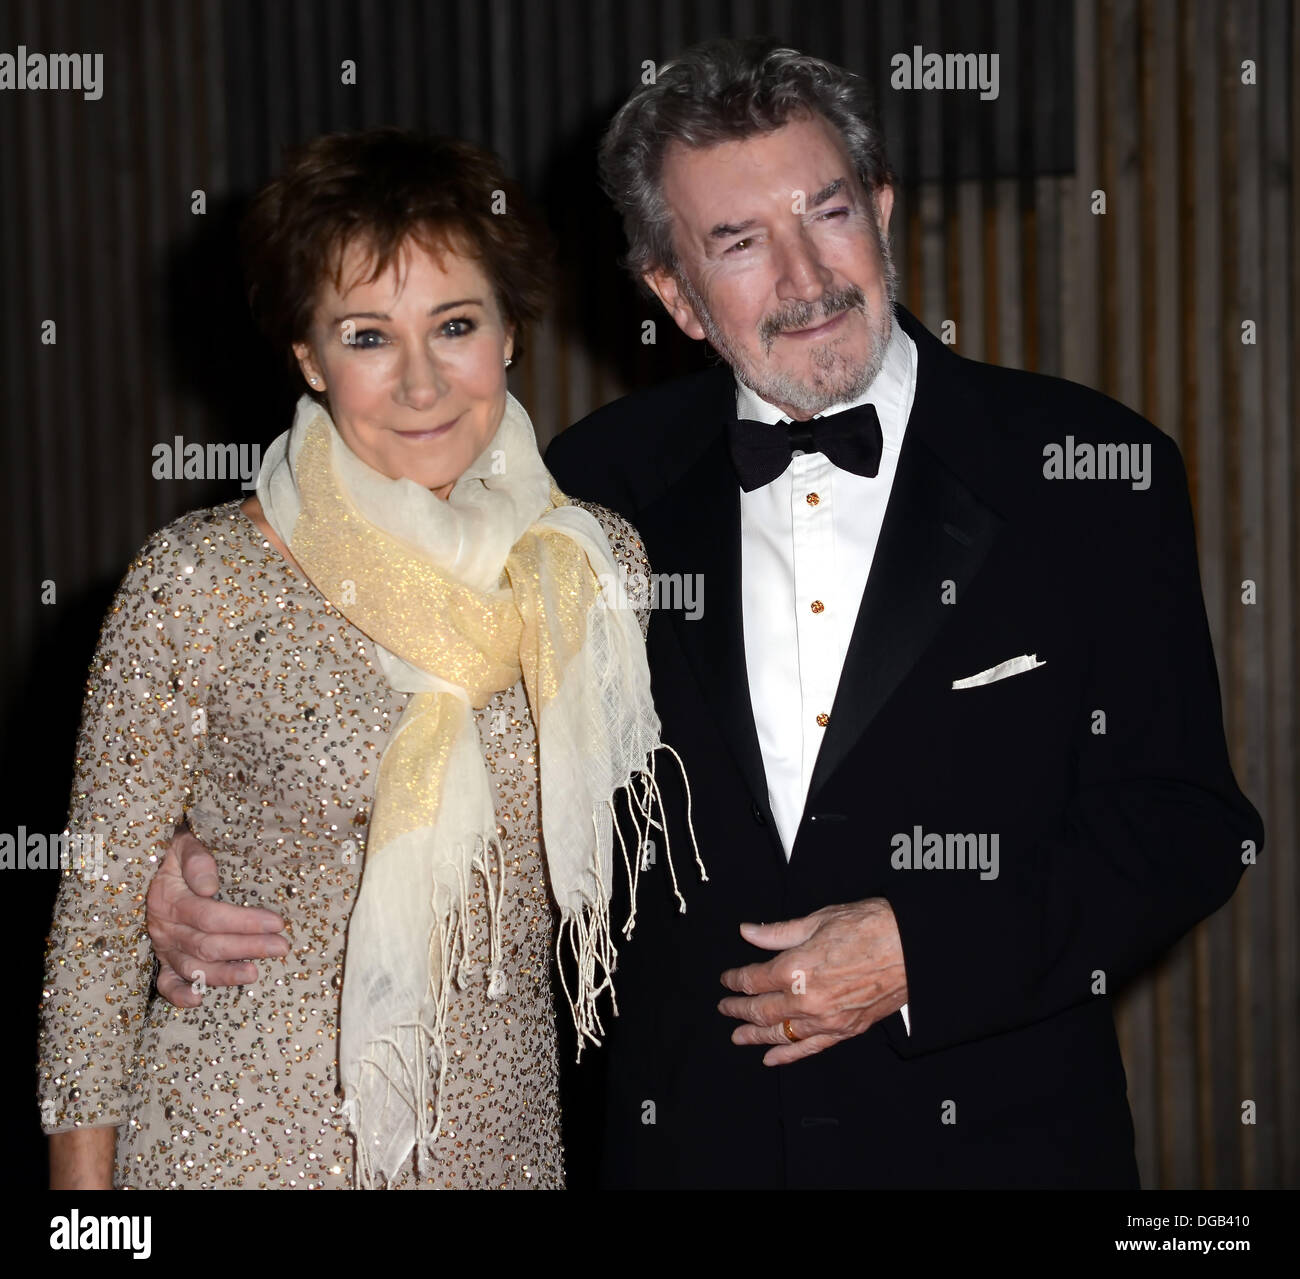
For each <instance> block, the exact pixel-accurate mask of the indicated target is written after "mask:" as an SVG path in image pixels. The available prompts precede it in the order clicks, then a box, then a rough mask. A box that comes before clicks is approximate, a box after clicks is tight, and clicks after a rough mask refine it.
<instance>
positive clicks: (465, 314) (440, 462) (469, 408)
mask: <svg viewBox="0 0 1300 1279" xmlns="http://www.w3.org/2000/svg"><path fill="white" fill-rule="evenodd" d="M367 256H368V255H367V254H366V252H365V250H364V248H363V247H362V246H361V245H359V244H352V245H349V246H348V248H347V250H346V251H345V253H344V255H343V270H342V272H341V273H340V279H341V280H342V285H343V288H344V290H345V291H344V292H342V293H340V292H339V290H338V287H337V286H336V285H335V283H334V281H333V280H332V279H327V280H326V281H325V282H324V283H323V285H322V286H321V291H320V296H319V297H318V299H317V302H316V314H315V317H314V319H313V321H312V328H311V336H310V340H309V341H306V342H298V343H295V344H294V348H293V349H294V354H295V355H296V356H297V358H298V364H299V367H300V368H301V369H302V371H303V376H304V377H306V379H307V381H308V383H310V384H311V385H312V389H313V390H316V391H324V392H325V393H326V394H327V395H328V397H329V409H330V415H331V416H332V417H333V419H334V424H335V425H336V426H337V427H338V429H339V434H340V435H341V436H342V437H343V440H344V442H345V443H346V444H347V446H348V447H349V448H350V449H351V450H352V451H353V452H354V453H355V454H356V455H357V456H358V457H359V458H360V459H361V460H362V461H363V462H365V463H367V464H368V465H369V466H371V467H373V468H374V469H375V470H376V471H379V472H380V473H381V474H383V475H387V476H388V477H389V478H390V479H394V480H396V479H409V480H414V481H415V483H417V484H420V485H422V486H423V487H425V488H427V489H432V490H433V492H434V493H436V494H437V495H438V496H439V497H441V498H446V497H447V496H448V495H449V494H450V493H451V490H452V486H453V485H454V484H455V483H456V481H457V480H458V479H459V478H460V476H461V474H462V473H463V472H464V471H465V469H466V467H468V466H469V464H470V463H471V462H473V461H474V459H475V458H476V457H478V456H479V454H480V453H482V452H483V450H484V449H485V448H487V446H488V444H489V443H490V442H491V440H492V437H493V435H495V434H496V429H497V427H498V426H499V425H500V422H501V417H502V414H503V413H504V412H505V403H506V376H505V362H506V360H507V358H508V357H509V356H510V353H511V351H512V350H513V347H514V335H513V333H510V332H508V331H507V330H506V328H505V326H504V323H503V321H502V318H501V313H500V311H499V309H498V307H497V303H496V298H495V295H494V294H493V290H492V286H491V285H490V284H489V282H488V279H487V277H486V276H485V275H484V274H483V272H482V270H481V269H480V267H479V265H478V263H477V261H475V260H474V259H473V258H471V257H467V256H463V255H462V254H460V253H457V252H452V251H451V250H450V249H448V250H446V251H445V252H444V253H443V254H442V255H441V258H438V257H434V256H433V255H432V254H430V253H429V252H428V250H426V249H425V248H423V247H422V246H421V245H419V244H418V243H416V242H415V241H414V240H408V241H407V243H406V245H405V246H404V247H403V249H402V251H401V252H400V253H399V254H398V255H397V257H396V259H395V260H394V263H393V265H392V266H391V267H390V268H389V270H388V271H386V272H385V273H384V274H382V275H380V276H378V277H377V278H376V279H374V280H373V281H371V282H370V283H369V284H363V283H357V284H353V283H352V282H353V281H355V280H359V279H360V278H361V277H362V276H363V275H368V274H369V269H368V266H369V264H368V260H367ZM313 378H315V379H316V380H315V382H314V383H313V382H312V379H313Z"/></svg>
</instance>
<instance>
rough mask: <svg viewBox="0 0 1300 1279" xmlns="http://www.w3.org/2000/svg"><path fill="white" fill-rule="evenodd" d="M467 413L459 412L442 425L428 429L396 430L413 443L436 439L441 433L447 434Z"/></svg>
mask: <svg viewBox="0 0 1300 1279" xmlns="http://www.w3.org/2000/svg"><path fill="white" fill-rule="evenodd" d="M464 416H465V415H464V414H463V413H458V414H457V415H456V416H455V417H454V418H452V419H451V421H450V422H444V423H443V424H442V425H441V426H434V427H430V428H429V430H427V431H395V432H394V434H395V435H400V436H401V437H402V439H404V440H410V441H411V442H412V443H416V444H418V443H420V442H421V441H422V440H436V439H437V438H438V437H439V436H441V435H446V434H447V432H448V431H450V430H451V428H452V427H453V426H455V425H456V423H457V422H459V421H460V419H461V418H462V417H464Z"/></svg>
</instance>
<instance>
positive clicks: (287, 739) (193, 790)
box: [39, 503, 649, 1189]
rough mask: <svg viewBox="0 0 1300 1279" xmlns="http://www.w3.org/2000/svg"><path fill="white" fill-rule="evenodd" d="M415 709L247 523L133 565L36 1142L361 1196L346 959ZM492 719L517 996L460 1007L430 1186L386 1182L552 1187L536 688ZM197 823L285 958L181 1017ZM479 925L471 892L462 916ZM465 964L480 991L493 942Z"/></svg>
mask: <svg viewBox="0 0 1300 1279" xmlns="http://www.w3.org/2000/svg"><path fill="white" fill-rule="evenodd" d="M587 509H589V510H591V511H592V513H593V514H594V515H595V516H596V517H597V519H598V520H599V521H600V522H601V525H602V527H603V528H604V529H605V532H606V534H607V535H608V536H609V539H610V544H611V547H612V549H613V552H614V556H615V559H616V560H617V562H618V563H619V565H620V566H621V567H622V566H626V568H627V571H628V572H629V573H636V574H647V575H648V573H649V568H648V566H647V565H646V562H645V558H644V552H643V551H642V548H641V544H640V539H639V538H638V536H637V534H636V531H635V529H633V528H632V526H631V525H630V524H628V523H627V521H625V520H624V519H622V517H620V516H617V515H615V514H613V513H612V512H610V511H607V510H605V509H604V508H603V507H592V506H589V507H588V508H587ZM641 622H642V626H643V627H644V625H645V617H644V616H642V618H641ZM405 703H406V694H403V693H398V692H394V691H393V690H392V689H391V688H389V687H388V685H387V683H386V682H385V680H384V679H383V677H382V675H381V674H380V672H379V669H378V667H377V665H376V663H375V653H374V645H373V644H372V643H371V642H370V641H369V640H368V639H367V638H366V637H365V636H364V635H363V634H362V633H361V632H360V631H358V630H356V629H355V628H354V627H353V626H351V625H350V624H349V623H348V622H347V621H346V620H345V619H344V618H343V616H342V615H341V614H340V613H339V612H338V611H337V610H335V609H334V608H333V607H331V606H330V605H329V604H328V603H327V602H326V601H325V599H324V598H323V597H322V596H321V595H320V594H319V593H318V592H317V591H316V590H315V589H314V588H313V587H312V586H310V585H309V584H308V583H307V582H306V581H305V580H304V579H303V578H302V577H300V576H299V575H298V574H297V573H296V572H295V571H294V570H293V569H292V568H291V567H290V566H289V565H288V563H287V562H286V561H285V560H284V559H283V558H282V557H281V555H280V554H279V553H278V552H277V551H276V550H275V549H274V548H273V547H272V546H271V545H270V543H269V542H267V541H266V539H265V538H264V537H263V535H262V533H261V532H260V531H259V530H258V528H257V527H256V526H255V525H254V524H253V523H252V522H251V521H250V520H249V519H248V518H247V517H246V516H245V515H244V514H243V513H242V512H241V511H240V510H239V504H238V503H229V504H227V505H224V506H218V507H215V508H213V509H211V510H203V511H196V512H192V513H191V514H189V515H186V516H183V517H182V518H181V519H179V520H177V521H175V522H174V523H172V524H170V525H168V526H167V527H166V528H164V529H163V530H161V531H160V532H159V533H157V534H155V535H154V536H153V537H152V538H151V539H150V541H149V542H148V543H147V545H146V546H145V548H144V549H143V550H142V551H141V553H140V555H139V556H138V557H137V559H136V560H135V562H134V563H133V564H132V565H131V568H130V569H129V571H128V573H127V575H126V578H125V580H124V581H123V583H122V586H121V588H120V589H119V591H118V594H117V596H116V599H115V600H114V603H113V606H112V609H111V611H110V613H109V615H108V618H107V620H106V622H105V624H104V629H103V632H102V634H101V636H100V641H99V647H98V650H97V652H96V655H95V658H94V662H93V664H92V667H91V672H90V679H89V684H88V690H87V697H86V703H85V708H84V712H83V718H82V725H81V731H80V735H79V738H78V742H77V771H76V780H75V784H74V788H73V797H72V806H71V814H70V817H69V829H70V831H71V832H72V834H74V835H77V834H89V835H102V836H103V837H104V842H103V845H102V847H103V850H104V862H103V872H104V874H103V878H102V879H100V880H94V879H93V875H91V876H87V875H84V874H83V873H82V872H81V871H80V870H79V869H78V867H77V866H76V865H75V864H74V866H73V868H71V869H69V870H65V871H64V872H63V877H62V882H61V885H60V889H59V896H58V901H57V904H56V906H55V915H54V924H53V929H52V931H51V934H50V939H49V944H48V949H47V955H46V970H45V986H44V995H43V1001H42V1009H41V1031H40V1053H39V1074H40V1097H41V1101H42V1107H41V1109H42V1122H43V1125H44V1128H45V1131H46V1132H47V1133H53V1132H65V1131H68V1130H69V1129H71V1128H73V1127H75V1126H78V1125H94V1124H105V1123H108V1124H117V1125H120V1126H119V1128H118V1139H117V1157H116V1175H115V1182H116V1184H117V1185H119V1186H124V1187H169V1186H173V1187H193V1188H196V1189H200V1188H221V1187H230V1188H245V1189H258V1188H298V1189H308V1188H317V1187H326V1188H350V1187H351V1185H352V1148H353V1146H352V1138H351V1136H350V1135H349V1134H348V1132H347V1130H346V1128H345V1126H344V1124H343V1122H342V1120H341V1118H340V1116H339V1113H338V1107H339V1104H340V1099H339V1097H338V1096H337V1094H336V1087H337V1084H338V1021H339V995H340V988H341V974H342V963H343V956H344V942H345V939H346V933H347V926H348V917H349V915H350V914H351V911H352V907H353V904H354V903H355V901H356V896H357V888H358V884H359V879H360V873H361V869H362V866H363V862H364V857H365V837H366V826H367V822H368V820H369V816H370V804H371V799H372V796H373V793H374V785H375V777H376V773H377V770H378V767H379V758H380V755H381V754H382V752H383V749H384V745H385V743H386V742H387V740H388V736H389V734H390V733H391V732H392V731H393V728H394V726H395V725H396V723H397V721H398V719H399V717H400V716H401V713H402V710H403V707H404V706H405ZM477 720H478V730H479V737H480V740H481V742H482V747H483V755H484V758H485V760H486V761H487V765H488V769H489V771H490V773H491V776H492V780H493V784H494V787H495V802H496V814H497V822H498V826H499V829H500V831H501V835H502V839H503V841H504V845H505V849H506V853H507V858H506V872H507V873H506V896H505V913H504V916H503V931H502V942H503V947H504V954H505V960H506V972H507V978H508V982H509V994H508V996H507V998H505V999H504V1000H501V1001H500V1002H497V1001H489V1000H488V999H487V998H486V992H485V988H484V983H483V982H482V981H473V982H471V983H470V984H469V985H468V986H467V987H466V988H465V989H464V990H463V991H458V992H457V993H456V994H455V995H454V997H453V1002H452V1007H451V1011H450V1013H449V1014H448V1022H447V1025H448V1048H449V1051H450V1054H451V1056H450V1064H449V1067H448V1071H447V1077H446V1084H445V1091H444V1098H445V1102H444V1116H445V1121H444V1127H443V1132H442V1135H441V1136H440V1137H439V1138H438V1141H437V1161H436V1165H435V1166H433V1167H430V1168H428V1169H427V1170H426V1175H425V1177H424V1178H423V1179H418V1178H417V1177H416V1175H415V1173H414V1171H413V1170H410V1169H408V1170H407V1171H406V1172H405V1173H404V1174H403V1175H402V1176H401V1177H400V1178H398V1179H396V1181H395V1183H394V1184H395V1186H398V1187H401V1188H409V1189H424V1188H428V1189H432V1188H439V1187H524V1186H543V1187H559V1186H562V1185H563V1184H564V1164H563V1155H562V1151H561V1146H560V1116H559V1094H558V1078H557V1050H556V1027H555V1018H556V1005H555V1003H554V1002H553V1000H552V992H551V983H550V976H549V967H550V957H551V955H552V953H553V949H554V947H553V940H552V939H553V916H552V910H553V907H552V904H551V899H550V896H549V893H548V888H547V883H546V876H545V867H544V863H543V860H542V854H541V850H540V847H539V843H538V814H537V795H538V768H537V750H536V745H537V739H536V732H535V729H534V725H533V719H532V716H531V714H530V712H529V709H528V704H527V700H526V698H525V695H524V690H523V684H522V682H521V683H519V684H516V685H515V686H514V687H513V688H511V689H508V690H506V691H505V692H501V693H498V694H496V695H495V696H494V697H493V698H492V700H491V701H490V702H489V703H488V704H487V705H486V706H485V707H483V708H482V709H480V710H479V711H478V712H477ZM182 816H187V817H188V819H189V824H190V827H191V828H192V829H193V831H194V833H195V835H197V836H198V838H199V839H200V840H201V841H202V842H203V843H204V844H205V845H207V846H208V847H209V848H211V849H212V851H213V853H214V855H215V856H216V858H217V862H218V867H219V870H220V875H221V884H222V891H221V894H220V895H221V898H222V899H223V900H225V901H230V902H237V903H244V904H248V905H258V906H266V907H269V908H270V909H272V910H274V911H277V912H278V913H279V914H280V915H281V916H282V917H283V918H284V920H285V926H286V933H287V935H288V937H289V938H290V940H291V943H292V947H293V949H292V952H291V954H290V955H289V956H287V957H286V958H285V959H282V960H261V961H259V965H258V967H259V970H260V973H261V976H260V977H259V980H258V982H257V984H256V985H253V986H245V987H213V988H210V989H208V990H207V991H206V993H205V995H204V997H203V1004H202V1006H201V1007H200V1008H194V1009H183V1010H182V1009H177V1008H173V1007H172V1006H171V1005H170V1004H168V1003H167V1002H166V1001H165V1000H163V999H161V998H159V997H158V996H157V995H156V993H154V992H153V991H152V990H151V986H150V982H151V975H152V968H153V954H152V950H151V948H150V944H149V939H148V935H147V932H146V929H145V908H144V904H145V892H146V890H147V888H148V884H149V881H150V879H151V878H152V876H153V874H154V871H155V869H156V868H157V865H158V862H159V861H160V860H161V858H162V855H163V853H164V852H165V851H166V846H167V843H168V841H169V840H170V838H171V835H172V832H173V828H174V827H175V824H176V822H177V821H178V820H179V819H180V818H181V817H182ZM80 847H81V848H83V849H87V848H88V847H89V846H88V845H87V844H86V843H84V842H83V843H82V844H81V845H80ZM484 909H485V907H484V902H483V896H482V886H481V882H480V884H479V886H478V889H477V891H476V893H475V895H474V898H473V901H472V903H471V910H472V913H473V917H474V918H475V919H477V920H479V921H482V920H483V919H484V918H485V915H484ZM475 942H476V953H475V954H474V961H475V964H476V967H477V970H478V972H479V973H482V972H484V971H485V969H486V959H487V931H486V928H483V927H480V928H478V929H476V938H475ZM560 1012H561V1014H562V1015H564V1016H568V1012H567V1009H565V1008H564V1007H563V1005H561V1007H560Z"/></svg>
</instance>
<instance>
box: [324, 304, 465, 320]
mask: <svg viewBox="0 0 1300 1279" xmlns="http://www.w3.org/2000/svg"><path fill="white" fill-rule="evenodd" d="M482 305H483V299H482V298H456V299H455V301H453V302H439V303H438V305H437V306H431V307H430V308H429V314H430V315H440V314H441V313H442V312H443V311H450V310H452V309H453V308H455V307H458V306H482ZM392 318H393V317H392V316H391V315H388V314H387V313H386V312H384V311H349V312H348V313H347V314H346V315H336V316H335V317H334V319H333V321H332V323H334V324H342V323H343V321H344V320H391V319H392Z"/></svg>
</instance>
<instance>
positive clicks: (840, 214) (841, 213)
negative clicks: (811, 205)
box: [821, 209, 849, 221]
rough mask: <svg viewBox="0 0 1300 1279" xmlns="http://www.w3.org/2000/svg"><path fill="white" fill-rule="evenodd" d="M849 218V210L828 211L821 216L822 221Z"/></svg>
mask: <svg viewBox="0 0 1300 1279" xmlns="http://www.w3.org/2000/svg"><path fill="white" fill-rule="evenodd" d="M848 216H849V211H848V209H827V210H826V212H825V213H823V214H821V218H822V221H825V220H826V219H827V218H847V217H848Z"/></svg>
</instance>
